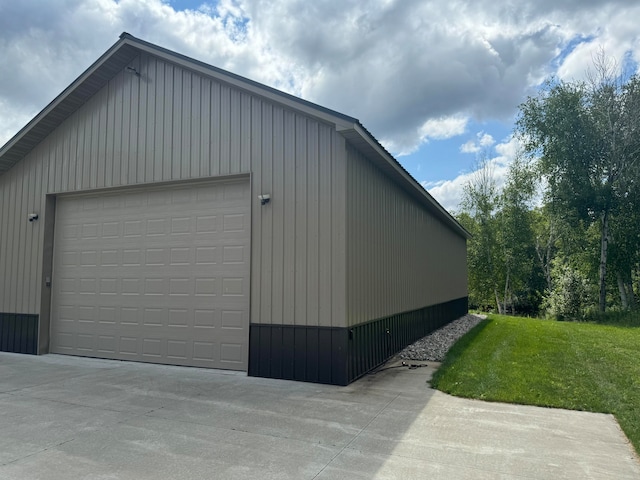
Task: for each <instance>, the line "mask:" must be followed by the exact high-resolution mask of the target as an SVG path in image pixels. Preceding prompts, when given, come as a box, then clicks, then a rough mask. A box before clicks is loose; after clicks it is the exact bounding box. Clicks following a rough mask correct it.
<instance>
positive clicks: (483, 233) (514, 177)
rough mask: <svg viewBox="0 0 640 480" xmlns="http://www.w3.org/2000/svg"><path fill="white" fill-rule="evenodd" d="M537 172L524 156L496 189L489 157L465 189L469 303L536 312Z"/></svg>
mask: <svg viewBox="0 0 640 480" xmlns="http://www.w3.org/2000/svg"><path fill="white" fill-rule="evenodd" d="M535 190H536V182H535V177H534V172H533V171H532V170H531V168H529V165H527V164H526V163H525V162H524V161H523V160H522V159H521V158H520V157H518V158H516V159H515V160H514V162H513V163H512V164H511V166H510V169H509V173H508V177H507V182H506V185H505V186H504V188H502V189H499V188H498V187H497V182H496V179H495V177H494V175H493V169H492V165H491V163H490V162H488V161H487V160H486V159H485V160H484V161H483V162H482V163H481V164H480V166H479V168H478V169H477V170H476V172H475V175H474V177H473V178H472V179H471V181H470V182H469V183H468V184H467V185H466V186H465V189H464V197H463V201H462V204H461V205H462V212H461V213H460V214H459V215H458V220H459V221H460V222H461V224H462V225H463V226H464V227H465V228H466V229H467V230H468V231H469V232H470V233H471V235H472V237H471V239H470V240H469V242H468V265H469V301H470V304H471V305H472V306H476V307H478V308H484V309H487V307H491V308H492V309H494V308H495V309H496V310H497V311H498V312H504V311H506V310H507V309H511V311H515V310H516V309H517V308H520V309H521V310H523V309H524V310H526V311H528V312H532V311H535V310H537V307H538V304H539V301H540V297H541V295H540V294H539V291H540V290H541V289H542V288H543V281H544V280H543V278H544V277H543V275H542V271H541V269H540V267H539V266H538V264H537V262H536V254H535V243H534V233H533V228H534V219H535V215H534V213H533V211H532V210H531V207H530V202H531V199H532V197H533V195H534V193H535Z"/></svg>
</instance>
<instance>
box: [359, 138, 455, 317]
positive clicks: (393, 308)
mask: <svg viewBox="0 0 640 480" xmlns="http://www.w3.org/2000/svg"><path fill="white" fill-rule="evenodd" d="M348 156H349V162H348V167H347V258H348V266H347V319H348V320H347V322H348V324H349V325H350V326H352V325H357V324H359V323H363V322H367V321H370V320H376V319H379V318H383V317H385V316H389V315H392V314H396V313H401V312H406V311H411V310H415V309H419V308H423V307H426V306H430V305H435V304H438V303H442V302H446V301H449V300H454V299H457V298H461V297H466V296H467V270H466V269H467V267H466V242H465V239H464V238H462V237H461V236H460V235H458V234H456V233H454V232H453V231H452V230H451V229H450V228H449V227H447V226H446V225H445V224H444V223H442V222H441V221H440V220H438V219H436V218H435V217H434V216H433V215H431V214H430V213H428V212H427V211H426V210H425V209H424V208H422V207H421V206H419V205H418V204H417V202H415V201H414V200H412V199H411V198H410V197H409V196H408V195H407V194H405V193H404V192H403V191H402V190H401V189H400V188H399V187H398V186H397V185H396V184H394V183H392V182H390V181H389V180H388V179H386V178H385V177H384V176H383V174H382V173H381V172H380V171H379V170H378V169H377V168H376V167H375V166H373V164H372V163H371V162H369V161H367V160H366V159H365V158H364V157H363V156H362V155H361V154H360V153H359V152H357V151H356V150H354V149H353V148H348Z"/></svg>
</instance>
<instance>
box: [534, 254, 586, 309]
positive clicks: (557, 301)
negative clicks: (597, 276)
mask: <svg viewBox="0 0 640 480" xmlns="http://www.w3.org/2000/svg"><path fill="white" fill-rule="evenodd" d="M552 278H553V289H552V290H551V291H550V292H548V293H547V294H546V296H545V298H544V301H543V309H544V310H545V311H546V313H547V315H549V316H550V317H553V318H556V319H558V320H584V318H585V315H586V313H587V308H588V307H589V305H590V291H591V290H592V289H591V285H589V281H588V280H587V278H586V277H585V276H584V275H582V274H581V273H580V272H579V271H578V270H577V269H575V268H573V267H572V266H570V265H568V264H566V263H564V262H561V261H557V262H554V266H553V268H552Z"/></svg>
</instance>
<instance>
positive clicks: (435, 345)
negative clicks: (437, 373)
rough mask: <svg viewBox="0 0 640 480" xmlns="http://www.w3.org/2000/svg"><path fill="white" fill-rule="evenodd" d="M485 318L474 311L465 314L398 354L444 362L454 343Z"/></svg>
mask: <svg viewBox="0 0 640 480" xmlns="http://www.w3.org/2000/svg"><path fill="white" fill-rule="evenodd" d="M485 318H487V316H486V315H476V314H473V313H469V314H467V315H464V316H463V317H460V318H458V319H457V320H454V321H452V322H451V323H448V324H447V325H445V326H444V327H442V328H440V329H438V330H435V331H434V332H431V333H430V334H429V335H427V336H426V337H423V338H421V339H420V340H418V341H417V342H415V343H413V344H411V345H409V346H408V347H406V348H405V349H404V350H402V351H401V352H400V353H399V354H398V356H399V357H400V358H402V359H403V360H419V361H426V360H430V361H432V362H442V361H443V360H444V357H445V355H446V354H447V351H448V350H449V349H450V348H451V347H452V346H453V344H454V343H456V342H457V341H458V339H459V338H460V337H462V336H463V335H464V334H465V333H467V332H468V331H469V330H471V329H472V328H473V327H475V326H476V325H478V324H479V323H480V322H481V321H482V320H484V319H485Z"/></svg>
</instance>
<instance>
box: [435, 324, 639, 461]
mask: <svg viewBox="0 0 640 480" xmlns="http://www.w3.org/2000/svg"><path fill="white" fill-rule="evenodd" d="M431 384H432V386H433V387H435V388H437V389H438V390H442V391H443V392H447V393H450V394H452V395H457V396H461V397H468V398H477V399H481V400H489V401H499V402H509V403H520V404H526V405H539V406H544V407H557V408H567V409H572V410H584V411H589V412H602V413H612V414H613V415H615V417H616V419H617V420H618V423H619V424H620V426H621V427H622V429H623V430H624V432H625V434H626V435H627V437H628V438H629V439H630V440H631V442H632V443H633V445H634V447H635V449H636V451H637V452H638V453H640V328H639V327H633V326H631V327H630V326H616V325H599V324H591V323H572V322H556V321H552V320H538V319H527V318H516V317H507V316H501V315H491V316H490V317H489V318H488V319H487V320H485V321H483V322H482V323H480V324H479V325H478V326H477V327H476V328H474V329H473V330H471V331H470V332H469V333H468V334H467V335H465V336H464V337H463V338H461V339H460V341H458V343H456V344H455V345H454V346H453V348H451V350H449V353H448V354H447V357H446V359H445V361H444V362H443V364H442V367H441V368H440V369H438V371H437V372H436V373H435V375H434V377H433V380H432V382H431Z"/></svg>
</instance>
